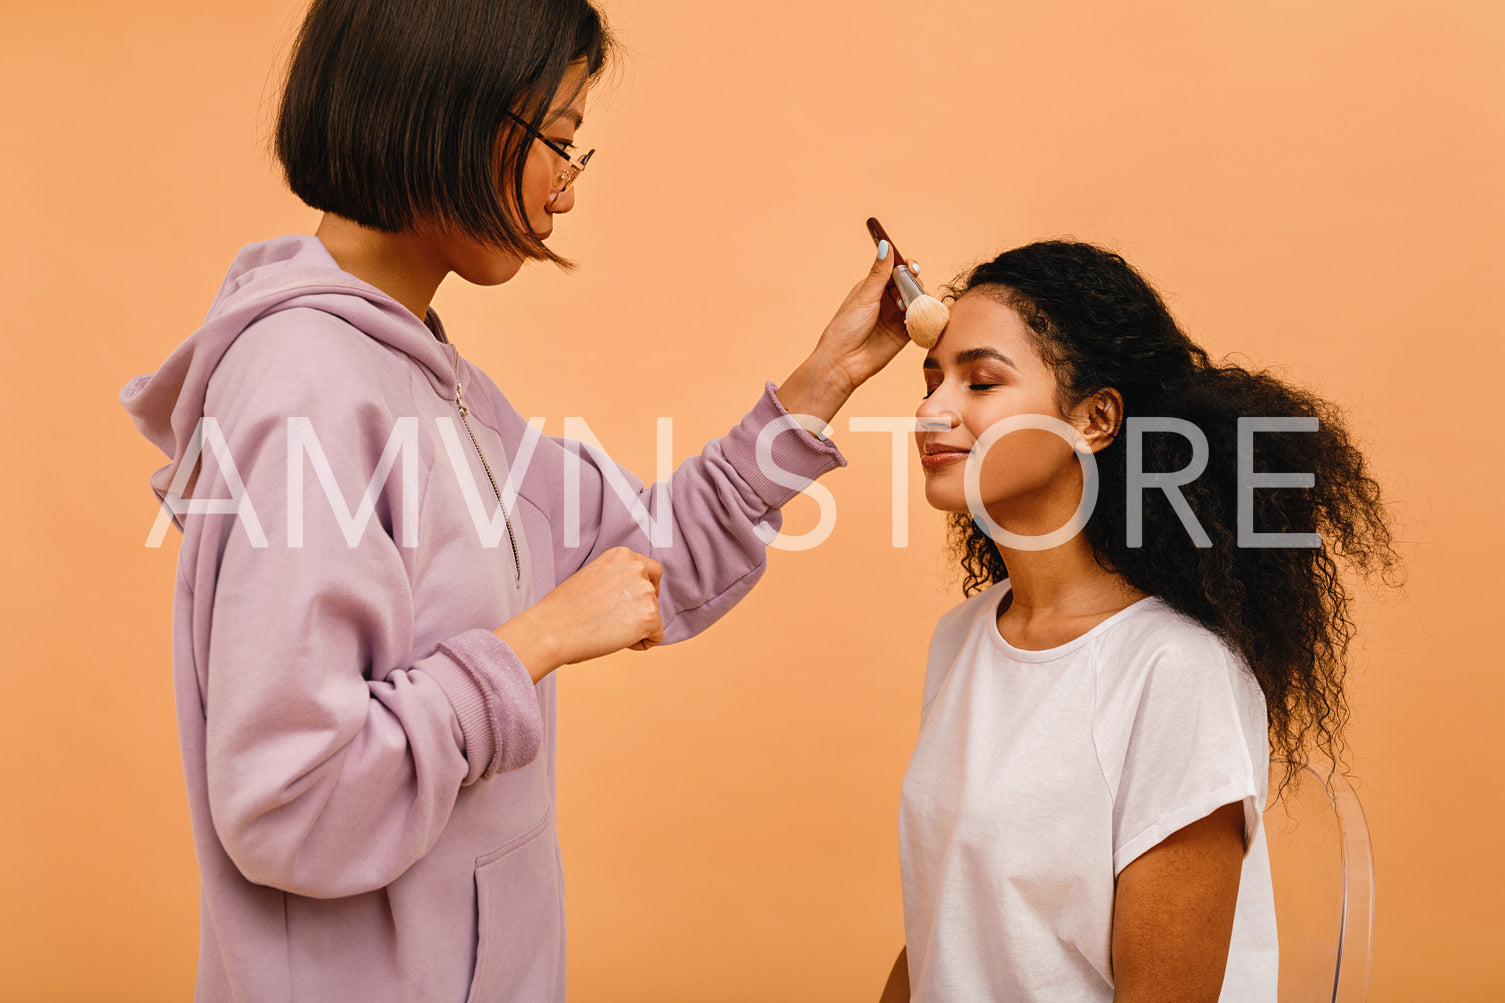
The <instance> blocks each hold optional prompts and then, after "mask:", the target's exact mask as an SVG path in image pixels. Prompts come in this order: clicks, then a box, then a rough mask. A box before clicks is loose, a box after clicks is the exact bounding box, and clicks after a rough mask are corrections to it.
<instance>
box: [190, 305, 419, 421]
mask: <svg viewBox="0 0 1505 1003" xmlns="http://www.w3.org/2000/svg"><path fill="white" fill-rule="evenodd" d="M393 356H394V353H393V351H392V350H391V349H390V348H388V347H386V346H385V345H383V344H381V343H380V342H378V341H376V340H375V339H373V338H371V337H369V336H368V335H366V334H365V333H364V332H362V331H361V330H360V329H359V328H357V327H356V326H355V325H353V324H351V323H350V322H349V321H347V320H343V319H341V318H340V317H337V316H334V315H333V314H330V313H327V312H325V311H323V310H317V309H312V308H307V307H292V308H289V309H285V310H278V311H276V312H274V313H270V314H267V315H265V316H263V317H261V318H258V319H257V320H256V321H254V322H253V323H251V324H250V325H248V326H247V327H246V329H245V330H244V331H242V332H241V333H240V334H239V335H238V336H237V337H236V339H235V341H234V342H233V343H231V344H230V346H229V347H228V348H227V349H226V350H225V353H224V355H223V356H222V357H221V358H220V360H219V363H218V364H217V365H216V366H215V369H214V373H213V375H212V376H211V377H210V380H209V386H208V388H207V395H206V400H205V413H206V414H223V413H234V412H255V413H266V414H272V415H279V416H282V417H284V418H285V417H288V416H297V415H312V414H335V413H349V412H350V411H351V410H352V409H359V408H363V407H372V406H376V407H380V408H382V409H383V410H385V406H384V405H385V404H386V401H387V393H386V392H385V391H384V389H383V387H384V384H385V383H387V382H388V380H387V379H384V376H389V375H390V374H392V373H393V363H394V359H393ZM403 368H406V367H403Z"/></svg>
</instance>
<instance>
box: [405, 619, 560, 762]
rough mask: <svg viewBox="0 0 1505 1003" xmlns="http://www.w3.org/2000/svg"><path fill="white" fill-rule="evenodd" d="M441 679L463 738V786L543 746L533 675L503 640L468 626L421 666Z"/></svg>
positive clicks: (529, 759) (528, 759)
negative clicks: (464, 764)
mask: <svg viewBox="0 0 1505 1003" xmlns="http://www.w3.org/2000/svg"><path fill="white" fill-rule="evenodd" d="M425 668H427V669H428V671H429V673H430V674H431V675H432V676H433V677H434V679H435V681H437V682H438V683H439V686H440V688H441V689H443V690H444V692H445V695H446V696H448V697H449V701H450V705H451V706H453V707H454V709H455V716H456V717H457V718H459V721H460V733H461V735H463V736H464V739H465V758H466V760H467V761H468V762H469V764H470V769H469V771H468V772H467V773H466V775H465V779H464V780H463V781H461V783H462V784H473V783H475V782H476V781H477V780H485V779H486V778H487V777H489V776H491V775H492V774H493V773H498V772H501V773H505V772H507V771H508V770H515V769H518V768H519V767H522V766H526V765H528V764H529V763H531V762H532V761H533V760H534V759H535V758H537V756H538V752H539V749H541V748H542V747H543V710H542V708H541V707H540V706H539V703H538V693H537V691H536V690H535V689H534V687H533V677H532V676H530V675H529V674H528V670H527V667H526V666H524V665H523V663H522V662H521V661H520V660H519V659H518V657H517V654H516V653H515V652H514V651H513V650H512V649H511V647H509V646H508V645H507V643H506V642H505V641H503V640H502V639H501V638H499V637H497V636H496V635H495V634H493V633H492V632H491V631H489V630H481V629H479V628H478V629H476V630H468V631H466V632H465V633H463V634H460V635H458V636H456V637H453V638H450V639H449V640H448V641H445V642H442V643H441V644H440V645H439V646H438V650H437V651H436V652H435V654H434V657H433V658H432V659H431V660H430V664H429V665H427V666H425Z"/></svg>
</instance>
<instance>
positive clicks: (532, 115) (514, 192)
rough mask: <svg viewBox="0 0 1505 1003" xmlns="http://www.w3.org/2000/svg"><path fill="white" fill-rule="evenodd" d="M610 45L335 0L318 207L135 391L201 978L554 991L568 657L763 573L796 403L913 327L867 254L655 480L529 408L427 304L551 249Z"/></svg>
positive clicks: (565, 24) (589, 16)
mask: <svg viewBox="0 0 1505 1003" xmlns="http://www.w3.org/2000/svg"><path fill="white" fill-rule="evenodd" d="M610 51H611V38H610V35H609V33H608V31H607V29H606V26H605V25H604V23H603V22H602V20H601V18H600V15H599V14H598V12H597V11H596V10H595V9H594V8H593V7H592V6H591V4H590V3H588V2H587V0H546V2H540V0H528V2H524V0H502V2H486V3H476V2H471V0H428V2H424V3H418V2H416V0H316V2H315V3H314V4H313V6H312V7H311V9H310V10H309V12H308V15H307V19H306V20H305V22H304V25H303V28H302V31H301V33H300V35H299V38H298V42H297V48H296V51H295V53H294V56H293V59H292V63H291V68H290V70H289V75H288V80H287V85H286V88H285V90H284V96H283V102H282V110H281V115H280V118H279V122H278V129H277V151H278V155H279V157H280V158H281V160H282V163H283V166H284V168H285V170H286V173H287V178H288V182H289V184H290V185H291V187H292V188H293V190H294V191H295V192H296V193H297V194H298V195H299V196H300V197H301V198H303V199H304V200H305V201H306V202H308V203H309V204H310V205H311V206H314V207H315V208H318V209H321V210H323V211H324V217H323V219H322V221H321V223H320V225H319V227H318V230H317V233H316V235H315V236H285V237H278V238H275V239H273V240H268V241H265V242H263V243H260V244H252V245H249V246H247V247H246V248H245V249H243V250H242V252H241V254H240V255H239V257H237V259H236V260H235V262H234V264H233V265H232V266H231V269H230V273H229V275H228V276H227V277H226V280H225V283H224V285H223V287H222V288H221V290H220V293H219V295H218V297H217V298H216V300H215V302H214V305H213V307H212V308H211V310H210V312H209V315H208V317H207V319H206V321H205V323H204V326H203V327H202V328H200V329H199V330H198V331H197V332H195V333H194V334H193V335H192V336H191V337H189V338H188V339H187V341H185V342H184V343H183V345H182V346H180V347H179V348H178V349H177V350H176V351H175V352H174V353H173V354H172V356H171V357H169V358H168V360H167V361H166V362H165V363H164V364H163V366H162V367H161V368H160V369H159V370H158V371H157V372H156V373H155V374H152V375H150V376H144V377H138V378H137V379H136V380H134V381H132V382H131V383H130V384H129V385H127V387H126V388H125V390H124V391H123V392H122V399H123V401H124V403H125V405H126V407H127V408H128V409H129V410H130V412H131V414H132V415H133V417H134V418H135V419H136V421H137V423H138V425H139V426H140V427H141V429H142V431H143V432H144V434H146V435H147V436H148V437H149V438H150V439H151V440H152V441H153V442H155V443H156V444H158V445H159V446H160V447H161V448H162V449H163V450H164V452H166V453H167V455H168V456H169V457H170V458H171V462H170V463H169V464H168V465H167V466H166V467H164V468H163V469H162V470H160V471H158V472H157V473H156V475H155V476H154V477H153V480H152V483H153V487H154V489H155V490H156V491H157V493H158V494H159V496H160V497H161V498H162V499H163V503H164V509H165V511H167V512H170V513H171V514H172V515H173V517H174V518H175V519H176V520H177V522H178V524H179V525H180V527H181V529H182V531H183V543H182V548H181V551H180V555H179V578H178V584H177V591H176V600H175V617H174V678H175V685H176V697H177V709H178V716H179V726H180V739H181V744H182V751H183V759H184V771H185V776H186V779H187V783H188V791H189V805H190V812H191V816H192V820H193V829H194V839H195V844H196V850H197V854H198V859H199V865H200V870H201V875H202V888H203V894H202V917H203V923H202V934H201V946H200V957H199V971H198V979H197V988H196V997H197V998H198V999H200V1000H230V999H255V1000H292V999H304V1000H337V999H339V1000H343V999H361V1000H371V1001H374V1000H394V1001H412V1000H457V1001H458V1000H463V999H467V998H469V999H472V1000H488V1001H489V1000H526V1001H530V1003H531V1001H535V1000H562V999H564V996H565V992H564V972H565V955H564V937H565V923H564V894H563V885H562V880H561V865H560V859H559V846H558V838H557V835H556V832H555V822H554V703H555V690H554V679H553V676H552V672H553V670H554V669H556V668H558V667H559V666H561V665H565V664H569V663H574V662H579V661H584V660H586V659H589V658H594V657H597V656H599V655H604V654H607V653H610V652H613V651H618V650H621V649H623V648H637V649H642V648H646V647H649V646H651V645H653V644H656V643H659V642H660V641H665V642H668V641H676V640H681V639H683V638H686V637H689V636H691V635H693V634H695V633H697V632H699V631H700V630H703V629H704V628H705V627H707V626H708V625H710V624H711V623H712V622H713V621H715V620H716V619H717V618H718V617H719V616H721V615H722V614H723V613H724V612H726V610H727V609H729V608H730V607H731V606H732V605H733V604H734V603H735V602H737V601H738V600H739V599H740V598H741V597H742V596H743V595H745V594H746V592H747V591H748V589H750V588H751V587H752V585H753V584H754V583H755V582H756V581H757V579H758V578H759V576H760V575H761V574H762V572H763V569H764V567H765V563H766V558H765V541H766V540H767V539H768V538H769V537H770V536H771V535H772V534H771V532H770V530H776V529H777V526H778V524H779V509H780V506H782V505H783V504H784V503H785V502H786V501H787V500H788V499H789V498H790V497H792V496H793V494H794V493H795V490H796V488H795V487H792V486H791V485H802V484H805V483H808V481H809V480H810V479H813V478H814V477H816V476H818V475H819V474H821V473H823V472H824V471H826V470H828V469H831V468H832V467H834V466H837V465H840V464H841V463H843V462H844V460H843V459H842V457H841V454H840V453H839V452H838V451H837V449H836V447H835V446H834V445H833V444H832V443H830V442H829V441H826V440H824V439H820V438H817V437H816V436H814V435H812V434H811V433H809V432H807V431H805V430H804V429H803V428H802V427H800V425H799V424H798V423H797V422H796V421H795V420H794V419H793V418H792V417H791V413H793V414H805V415H813V416H815V417H817V418H820V419H822V420H829V419H830V418H831V417H832V416H833V415H834V414H835V411H836V409H837V408H838V407H840V406H841V404H842V403H843V402H844V401H845V400H846V399H847V397H848V396H849V395H850V394H851V392H852V391H853V390H854V389H855V388H856V387H857V386H858V385H859V384H861V383H862V382H863V381H864V380H866V379H867V378H868V377H870V376H871V375H872V374H873V373H875V372H876V371H877V370H878V369H880V368H882V366H883V365H884V364H886V363H887V362H888V361H889V360H890V359H891V358H893V356H894V355H895V354H896V353H897V352H898V351H899V349H900V348H902V347H903V345H904V344H905V342H906V338H905V335H904V331H903V326H902V321H901V319H900V316H899V314H898V312H897V310H896V309H895V308H894V306H893V305H892V304H891V303H890V302H888V298H887V297H885V295H884V289H885V286H886V284H887V282H888V278H889V274H890V271H891V265H890V259H891V256H890V255H887V254H886V253H885V250H880V253H879V255H878V260H877V262H876V263H875V264H874V265H873V266H872V267H871V268H870V269H869V271H868V274H867V276H866V277H865V278H864V279H863V280H862V281H861V282H859V283H858V285H857V286H856V287H855V288H854V289H853V291H852V293H851V294H850V295H849V296H848V297H847V300H846V302H845V303H844V304H843V305H842V307H841V309H840V310H839V311H838V313H837V315H836V317H835V319H833V320H832V322H831V323H830V325H829V326H828V327H827V328H826V330H825V332H824V333H823V334H822V336H821V338H820V340H819V342H818V344H817V346H816V348H815V349H814V351H813V353H812V354H811V356H810V357H809V359H807V360H806V361H805V362H804V363H803V364H802V365H801V366H799V367H798V368H797V369H796V370H795V371H794V373H793V374H791V376H790V377H789V378H788V379H787V380H785V381H784V382H783V383H782V384H780V385H779V386H778V387H777V388H775V387H774V386H773V385H772V384H769V385H768V386H767V387H766V388H765V390H764V392H763V393H762V394H761V395H760V396H759V397H758V399H757V401H756V403H755V404H754V406H753V408H752V410H751V411H750V412H749V413H748V415H747V416H746V417H745V418H744V419H743V420H742V421H741V422H740V423H739V424H738V425H737V426H736V427H735V428H733V429H732V430H731V431H730V432H729V433H728V434H727V435H725V436H723V437H722V438H720V439H716V440H713V441H712V442H710V443H709V444H708V445H707V446H706V447H705V449H704V450H703V451H702V452H701V454H700V455H699V456H697V457H694V458H692V459H690V460H688V461H686V462H685V463H684V464H683V465H682V466H681V467H680V468H679V470H678V471H677V472H676V473H675V474H674V476H673V477H672V478H671V479H670V481H669V482H667V483H661V484H658V485H652V486H649V487H646V488H645V487H644V485H643V484H642V483H641V482H640V481H638V480H637V479H635V478H634V477H633V476H632V475H631V474H630V473H629V472H627V471H625V470H623V469H621V468H618V467H617V466H616V465H615V464H613V463H611V461H610V460H609V459H607V458H606V457H605V456H603V455H601V454H600V453H599V451H598V450H594V449H586V448H584V447H582V446H581V445H580V444H579V443H572V442H568V441H565V440H558V439H553V438H549V437H546V436H543V435H542V434H540V432H539V430H538V429H536V428H533V427H532V426H530V425H529V424H528V423H527V422H526V421H524V420H523V418H522V417H521V416H520V415H519V414H518V413H517V412H516V411H515V410H514V409H513V408H512V406H511V405H510V404H509V403H508V401H507V399H506V398H505V397H504V396H503V394H502V392H501V391H500V390H499V389H498V388H497V386H496V385H495V384H494V383H492V381H491V380H490V379H489V378H488V377H487V376H486V374H485V373H483V372H481V371H480V370H479V369H477V368H476V367H475V366H474V365H472V364H470V363H469V362H467V361H466V360H465V359H463V358H462V357H461V356H460V355H459V353H458V352H457V351H456V349H455V347H454V345H453V344H452V343H451V342H450V340H449V338H448V337H447V335H446V333H445V329H444V327H443V325H442V324H441V323H440V320H439V318H438V316H437V315H436V314H435V313H434V312H433V311H432V310H431V309H430V307H429V304H430V301H431V299H432V298H433V296H434V293H435V290H436V289H437V288H438V286H439V283H440V282H441V281H442V280H443V279H444V278H445V277H446V276H447V275H448V274H450V273H455V274H458V275H459V276H461V277H462V278H464V279H466V280H467V281H470V282H475V283H479V284H484V285H493V284H497V283H501V282H505V281H507V280H509V279H511V278H512V277H513V276H514V275H515V274H516V273H517V272H518V270H519V268H520V267H521V265H522V263H523V262H524V261H525V260H544V261H552V262H554V263H556V264H564V262H562V261H561V259H560V258H559V257H558V256H557V255H555V254H554V253H553V252H552V251H551V250H550V249H549V248H548V246H547V245H546V244H545V243H544V241H545V239H546V238H547V237H548V235H549V233H550V230H551V228H552V218H553V216H554V215H555V214H557V213H562V212H568V211H570V210H571V209H572V208H573V206H574V204H575V196H576V187H575V181H576V179H577V177H578V176H579V173H580V171H581V170H583V169H584V168H585V167H586V165H587V164H588V162H589V159H590V152H589V151H587V152H584V153H579V152H577V151H576V150H575V147H574V142H575V130H576V129H577V128H578V127H579V125H580V123H581V120H582V118H583V116H584V110H585V101H586V96H587V92H588V89H589V85H590V82H591V81H592V80H593V79H595V78H596V76H597V74H599V72H600V70H601V68H602V67H603V65H605V61H606V59H607V57H608V55H609V53H610ZM201 460H202V462H201ZM775 468H776V469H775ZM310 472H311V473H312V476H309V474H310Z"/></svg>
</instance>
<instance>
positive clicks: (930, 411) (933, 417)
mask: <svg viewBox="0 0 1505 1003" xmlns="http://www.w3.org/2000/svg"><path fill="white" fill-rule="evenodd" d="M914 416H915V417H916V418H918V419H919V421H920V424H922V425H924V426H925V429H924V431H922V432H920V433H919V434H921V435H923V434H924V432H949V431H950V430H951V429H953V428H955V427H956V426H958V425H960V424H961V416H960V415H958V414H957V413H956V412H955V411H954V410H952V408H951V406H950V404H948V403H947V402H946V399H945V398H944V397H942V396H941V392H940V390H937V391H936V392H935V393H933V394H931V395H930V396H929V397H926V398H925V399H924V400H922V401H920V406H919V407H917V408H915V413H914Z"/></svg>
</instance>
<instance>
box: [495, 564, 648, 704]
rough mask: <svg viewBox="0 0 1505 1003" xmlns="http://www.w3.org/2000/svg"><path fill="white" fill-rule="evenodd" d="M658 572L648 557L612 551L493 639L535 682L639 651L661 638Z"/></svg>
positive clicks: (518, 616) (500, 629)
mask: <svg viewBox="0 0 1505 1003" xmlns="http://www.w3.org/2000/svg"><path fill="white" fill-rule="evenodd" d="M663 573H664V569H663V566H662V565H660V564H659V563H658V562H657V561H655V560H654V559H653V558H651V557H644V556H643V555H642V554H638V553H634V552H633V551H631V550H628V549H627V548H626V547H616V548H613V549H612V550H608V551H607V552H606V553H604V554H602V555H601V556H600V557H598V558H596V559H595V560H594V561H591V562H590V563H589V564H587V565H586V566H585V567H583V568H581V569H580V570H579V571H577V572H575V573H574V574H573V575H571V576H570V577H568V578H566V579H565V580H564V581H562V582H560V583H559V584H558V585H557V586H556V587H555V588H554V589H553V591H551V592H549V593H548V595H546V596H544V597H543V598H542V599H540V600H539V601H538V603H537V604H536V605H534V606H533V607H531V608H529V609H528V610H526V611H524V612H522V613H520V614H518V615H517V616H515V617H513V618H512V619H511V620H508V621H507V622H506V623H504V624H503V625H502V626H500V627H498V628H497V630H496V635H497V636H498V637H500V638H501V639H502V640H503V641H506V642H507V644H508V646H509V647H511V648H512V650H513V651H514V652H516V653H517V657H518V658H519V659H521V660H522V663H523V664H524V665H525V666H527V668H528V674H529V675H531V676H532V677H533V681H534V682H535V683H536V682H538V680H540V679H542V678H543V677H544V676H546V675H548V674H549V673H550V672H552V671H554V670H555V669H557V668H558V667H559V666H561V665H569V664H571V663H574V662H584V661H588V660H590V659H592V658H599V657H601V656H602V655H609V654H611V653H612V652H613V651H621V650H622V649H623V648H633V649H635V650H638V651H645V650H647V649H648V648H651V647H653V646H654V645H655V644H657V643H658V642H659V641H662V640H663V639H664V625H663V622H662V621H661V620H660V619H659V615H658V582H659V578H660V577H661V576H662V575H663Z"/></svg>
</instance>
